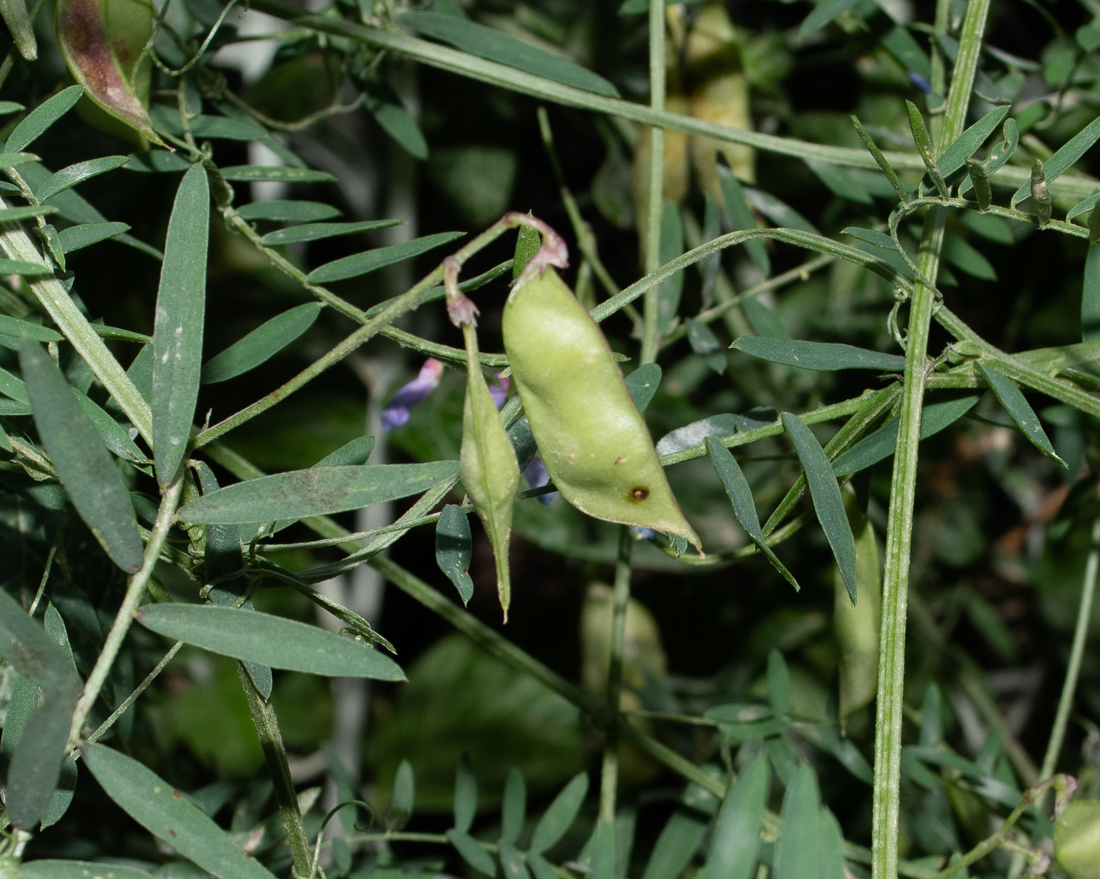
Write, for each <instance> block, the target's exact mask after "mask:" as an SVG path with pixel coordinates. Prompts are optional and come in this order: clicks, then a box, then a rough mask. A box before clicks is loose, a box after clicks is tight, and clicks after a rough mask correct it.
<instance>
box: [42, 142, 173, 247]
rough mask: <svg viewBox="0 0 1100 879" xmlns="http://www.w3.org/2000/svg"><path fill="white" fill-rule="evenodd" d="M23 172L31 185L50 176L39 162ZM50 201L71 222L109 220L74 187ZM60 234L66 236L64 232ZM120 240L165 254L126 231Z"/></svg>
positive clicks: (61, 215) (102, 221)
mask: <svg viewBox="0 0 1100 879" xmlns="http://www.w3.org/2000/svg"><path fill="white" fill-rule="evenodd" d="M22 174H23V179H25V180H26V181H27V183H28V184H29V185H30V186H31V187H35V186H38V185H39V184H40V183H41V182H42V181H43V180H45V179H46V178H47V177H49V176H50V172H49V170H48V169H47V168H46V167H44V166H43V165H41V164H38V163H35V164H33V165H27V166H26V168H24V169H23V171H22ZM50 201H51V202H52V205H53V206H54V207H56V208H57V212H58V216H60V217H63V218H64V219H66V220H68V221H69V222H70V223H104V222H106V220H107V218H106V217H104V216H103V214H101V213H100V212H99V211H98V210H96V209H95V208H94V207H93V206H92V205H91V204H90V203H89V202H88V201H87V199H85V198H84V197H83V196H82V195H80V193H78V192H75V191H74V190H72V189H69V190H66V191H65V192H62V193H59V194H58V195H55V196H54V197H53V198H52V199H50ZM66 231H67V230H66ZM58 234H59V235H61V236H62V238H64V234H63V233H58ZM118 240H119V241H120V242H122V243H123V244H126V245H127V246H128V247H132V248H134V249H135V250H140V251H141V252H142V253H146V254H148V255H149V256H151V257H153V258H154V259H158V260H159V259H161V257H162V256H163V254H161V252H160V251H159V250H157V249H156V248H155V247H151V246H150V245H148V244H146V243H145V242H144V241H141V240H140V239H138V238H134V237H133V236H132V235H129V234H126V233H125V232H123V233H122V234H120V235H118Z"/></svg>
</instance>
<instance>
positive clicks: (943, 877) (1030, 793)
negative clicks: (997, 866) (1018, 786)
mask: <svg viewBox="0 0 1100 879" xmlns="http://www.w3.org/2000/svg"><path fill="white" fill-rule="evenodd" d="M1056 783H1060V784H1062V785H1064V784H1065V778H1064V776H1055V777H1054V778H1046V779H1043V780H1042V781H1040V782H1039V783H1038V784H1036V785H1035V786H1034V787H1031V788H1028V790H1026V791H1025V792H1024V796H1023V799H1022V800H1020V804H1019V805H1018V806H1017V807H1016V808H1015V809H1013V810H1012V812H1011V813H1010V814H1009V816H1008V817H1007V818H1005V820H1004V821H1003V822H1002V824H1001V826H1000V827H999V828H997V832H996V833H994V834H992V835H991V836H989V837H988V838H986V839H984V840H982V841H981V842H980V843H978V844H977V845H976V846H974V848H972V849H971V850H970V851H968V852H967V853H966V854H965V855H963V856H962V857H961V858H959V859H958V860H957V861H955V862H954V863H952V864H949V865H948V866H946V867H944V869H942V870H940V872H939V873H937V874H936V876H935V879H950V877H951V876H954V875H955V874H956V873H957V872H959V870H961V869H963V868H964V867H969V866H970V865H971V864H973V863H974V862H975V861H980V860H981V859H982V858H984V857H985V856H986V855H987V854H989V853H990V852H991V851H993V849H995V848H997V846H999V845H1000V844H1001V843H1002V842H1004V841H1005V840H1006V839H1007V838H1008V832H1009V831H1010V830H1011V829H1012V828H1013V827H1014V826H1015V824H1016V822H1017V821H1019V820H1020V818H1021V816H1022V815H1023V814H1024V811H1025V810H1026V809H1027V808H1028V806H1030V805H1031V804H1032V803H1034V802H1036V801H1038V800H1039V798H1040V797H1042V796H1043V795H1044V794H1045V793H1046V792H1047V790H1048V789H1049V788H1050V787H1051V786H1052V785H1054V784H1056Z"/></svg>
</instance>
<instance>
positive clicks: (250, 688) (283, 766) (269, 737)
mask: <svg viewBox="0 0 1100 879" xmlns="http://www.w3.org/2000/svg"><path fill="white" fill-rule="evenodd" d="M237 674H238V675H239V676H240V679H241V688H242V689H243V690H244V695H245V698H246V699H247V700H248V711H249V713H250V714H251V715H252V723H253V724H254V725H255V727H256V735H257V736H259V739H260V747H261V748H263V752H264V759H265V760H266V761H267V769H268V771H269V772H270V773H271V782H272V784H273V785H274V786H275V801H276V802H277V803H278V804H279V815H280V816H281V817H282V819H283V826H284V827H285V828H286V838H287V842H288V843H289V845H290V854H291V857H292V858H293V859H294V870H293V874H292V875H293V876H294V877H295V879H307V877H308V876H310V874H311V869H312V865H313V857H312V854H311V852H310V850H309V839H308V838H307V837H306V828H305V825H304V824H303V823H302V811H301V809H300V808H299V807H298V794H297V792H296V791H295V790H294V780H293V779H292V778H291V777H290V764H289V763H288V762H287V759H286V748H285V747H284V745H283V736H282V733H281V732H280V731H279V719H278V718H277V717H276V716H275V709H274V708H272V706H271V702H270V700H268V699H265V698H264V697H263V695H262V694H261V693H260V692H259V691H258V690H257V689H256V685H255V684H253V683H252V678H251V677H250V676H249V674H248V670H247V669H246V668H245V667H244V663H243V662H238V663H237Z"/></svg>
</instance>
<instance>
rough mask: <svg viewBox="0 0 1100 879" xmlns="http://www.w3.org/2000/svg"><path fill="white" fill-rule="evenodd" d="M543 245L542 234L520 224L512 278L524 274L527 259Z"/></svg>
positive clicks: (514, 278)
mask: <svg viewBox="0 0 1100 879" xmlns="http://www.w3.org/2000/svg"><path fill="white" fill-rule="evenodd" d="M540 247H542V236H541V235H539V233H538V232H537V231H536V230H535V229H532V228H531V227H530V226H520V227H519V232H518V233H517V235H516V250H515V256H514V257H513V259H512V280H513V281H514V280H516V279H517V278H518V277H519V276H520V275H522V274H523V270H524V269H525V268H526V267H527V261H528V260H529V259H530V258H531V257H533V256H534V255H535V254H536V253H538V249H539V248H540Z"/></svg>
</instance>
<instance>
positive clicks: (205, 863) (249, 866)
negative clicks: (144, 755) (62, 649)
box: [81, 744, 274, 879]
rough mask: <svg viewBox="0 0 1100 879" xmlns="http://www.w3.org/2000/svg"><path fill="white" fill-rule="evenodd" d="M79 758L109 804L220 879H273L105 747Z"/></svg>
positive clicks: (202, 817) (173, 794)
mask: <svg viewBox="0 0 1100 879" xmlns="http://www.w3.org/2000/svg"><path fill="white" fill-rule="evenodd" d="M81 752H82V754H83V756H84V763H85V765H86V766H87V767H88V770H89V771H90V772H91V773H92V775H94V776H95V779H96V781H98V782H99V784H100V785H101V786H102V788H103V790H104V791H106V792H107V796H109V797H110V798H111V799H112V800H114V801H115V802H116V803H117V804H118V805H119V806H120V807H121V808H122V809H123V811H125V812H126V813H127V814H129V815H130V817H132V818H133V819H134V820H135V821H137V822H138V823H139V824H140V825H142V826H143V827H144V828H145V829H146V830H148V831H149V832H150V833H152V834H153V835H154V836H158V837H160V838H161V839H170V840H171V841H172V848H174V849H175V850H176V851H177V852H179V853H180V854H181V855H183V857H185V858H187V859H188V860H190V861H193V862H194V863H195V864H197V865H198V866H199V867H201V868H202V869H204V870H206V871H207V872H208V873H212V874H214V875H215V876H217V877H218V879H274V877H273V875H272V874H271V873H270V872H268V871H267V870H266V869H265V868H264V867H263V866H262V865H261V864H260V862H259V861H257V860H256V859H255V858H253V857H252V856H251V855H248V854H246V853H245V851H244V850H243V849H242V848H240V847H239V846H238V845H237V844H236V843H235V842H233V840H231V839H230V838H229V835H228V834H227V833H226V832H225V831H224V830H222V829H221V828H220V827H218V825H217V824H215V823H214V822H213V821H212V820H211V819H210V818H208V817H207V816H206V814H205V813H204V812H203V811H202V810H201V809H199V807H198V806H196V805H194V804H193V803H192V802H191V801H190V800H189V799H187V797H185V796H183V795H182V794H181V793H180V792H179V791H178V790H175V789H174V788H173V787H172V785H170V784H168V782H166V781H165V780H164V779H162V778H161V777H160V776H159V775H157V774H156V773H155V772H153V771H152V770H150V769H147V768H146V767H145V766H143V765H142V764H140V763H138V762H137V761H136V760H134V759H132V758H131V757H127V756H126V755H124V754H120V753H119V752H118V751H114V750H112V749H111V748H108V747H106V746H105V745H99V744H87V745H85V746H84V747H83V748H82V749H81Z"/></svg>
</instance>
